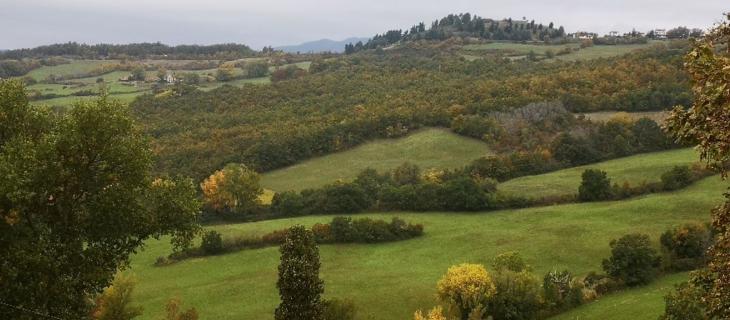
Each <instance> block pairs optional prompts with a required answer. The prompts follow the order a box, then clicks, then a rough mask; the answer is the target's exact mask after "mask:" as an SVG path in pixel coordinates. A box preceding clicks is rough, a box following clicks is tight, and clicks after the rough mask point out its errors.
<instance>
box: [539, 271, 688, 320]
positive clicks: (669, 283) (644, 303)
mask: <svg viewBox="0 0 730 320" xmlns="http://www.w3.org/2000/svg"><path fill="white" fill-rule="evenodd" d="M687 278H688V273H676V274H671V275H667V276H664V277H661V278H659V279H657V280H655V281H654V282H652V283H651V284H649V285H647V286H643V287H638V288H635V289H631V290H626V291H622V292H618V293H615V294H611V295H608V296H604V297H601V298H600V299H599V300H596V301H594V302H591V303H589V304H585V305H582V306H580V307H578V308H575V309H573V310H570V311H568V312H565V313H563V314H559V315H557V316H555V317H552V318H550V320H583V319H613V320H656V319H657V317H658V316H659V315H660V314H662V313H664V296H665V295H666V294H667V293H669V292H670V291H672V290H673V289H674V285H675V284H678V283H680V282H683V281H686V280H687Z"/></svg>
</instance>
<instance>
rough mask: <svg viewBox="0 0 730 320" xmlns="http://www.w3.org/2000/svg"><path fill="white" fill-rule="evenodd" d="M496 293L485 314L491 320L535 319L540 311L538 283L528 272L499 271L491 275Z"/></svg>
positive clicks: (490, 299)
mask: <svg viewBox="0 0 730 320" xmlns="http://www.w3.org/2000/svg"><path fill="white" fill-rule="evenodd" d="M493 278H494V285H495V287H496V289H497V292H496V293H495V294H494V295H493V296H492V297H490V298H489V302H488V306H487V312H488V313H489V315H490V316H492V319H493V320H531V319H537V318H538V314H539V313H540V309H541V299H540V282H539V280H538V279H537V278H536V277H535V276H534V275H533V274H532V273H530V272H528V271H521V272H514V271H510V270H506V269H505V270H501V271H498V272H496V273H495V274H494V275H493Z"/></svg>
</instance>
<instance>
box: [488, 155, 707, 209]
mask: <svg viewBox="0 0 730 320" xmlns="http://www.w3.org/2000/svg"><path fill="white" fill-rule="evenodd" d="M698 159H699V156H698V154H697V152H695V151H694V149H692V148H686V149H677V150H668V151H661V152H652V153H644V154H638V155H634V156H630V157H625V158H619V159H614V160H608V161H604V162H599V163H595V164H590V165H585V166H580V167H573V168H568V169H563V170H558V171H555V172H550V173H545V174H540V175H534V176H525V177H520V178H516V179H512V180H508V181H506V182H503V183H500V184H499V185H497V190H499V191H500V192H504V193H507V194H514V195H523V196H527V197H532V198H540V197H547V196H559V195H566V194H577V193H578V187H579V186H580V183H581V175H582V174H583V171H585V170H586V169H600V170H603V171H606V173H608V177H609V178H610V179H611V182H612V183H618V184H619V185H621V184H623V183H624V182H625V181H626V182H629V183H630V184H631V185H633V186H636V185H638V184H640V183H642V182H655V181H659V180H660V179H661V175H662V174H663V173H664V172H666V171H669V170H670V169H672V168H673V167H674V166H680V165H689V164H692V163H693V162H696V161H697V160H698Z"/></svg>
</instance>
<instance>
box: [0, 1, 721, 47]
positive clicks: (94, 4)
mask: <svg viewBox="0 0 730 320" xmlns="http://www.w3.org/2000/svg"><path fill="white" fill-rule="evenodd" d="M726 1H727V0H703V1H702V5H698V4H697V3H696V2H691V1H684V0H681V1H680V0H663V1H659V0H614V1H588V0H565V1H559V2H558V1H544V0H540V1H537V0H520V1H504V0H502V1H495V0H486V1H485V0H478V1H465V0H453V1H443V0H418V1H416V0H399V1H395V0H387V1H386V0H369V1H353V0H266V1H258V0H257V1H251V0H246V1H241V0H208V1H199V0H195V1H193V0H175V1H172V0H126V1H110V0H22V1H19V0H0V48H5V49H9V48H18V47H32V46H37V45H42V44H50V43H57V42H67V41H78V42H86V43H99V42H107V43H109V42H112V43H128V42H142V41H161V42H164V43H170V44H180V43H199V44H210V43H221V42H237V43H245V44H249V45H251V46H252V47H254V48H260V47H262V46H264V45H274V46H276V45H284V44H294V43H298V42H303V41H307V40H314V39H320V38H331V39H343V38H347V37H350V36H371V35H373V34H375V33H379V32H383V31H385V30H388V29H393V28H399V29H405V28H408V27H409V26H411V25H412V24H415V23H417V22H420V21H425V22H429V21H432V20H434V19H437V18H439V17H442V16H444V15H446V14H449V13H460V12H471V13H474V14H477V15H480V16H482V17H488V18H507V17H513V18H521V17H522V16H526V17H527V18H528V19H535V20H536V21H539V22H544V23H549V22H555V23H557V24H559V25H563V26H565V27H566V29H567V30H569V31H571V30H590V31H597V32H601V33H604V32H608V31H610V30H614V29H618V30H619V31H629V30H630V29H631V28H637V29H638V30H643V31H646V30H648V29H651V28H656V27H664V28H668V27H673V26H677V25H687V26H690V27H703V28H706V27H709V26H710V25H711V24H712V23H713V22H716V21H719V19H720V18H722V12H723V11H726V10H727V4H726V3H725V2H726Z"/></svg>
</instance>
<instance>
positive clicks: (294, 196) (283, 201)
mask: <svg viewBox="0 0 730 320" xmlns="http://www.w3.org/2000/svg"><path fill="white" fill-rule="evenodd" d="M271 212H273V213H274V214H275V215H284V216H294V215H301V214H304V198H303V197H302V196H301V195H300V194H298V193H296V192H292V191H286V192H277V193H276V194H274V198H273V199H271Z"/></svg>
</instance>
